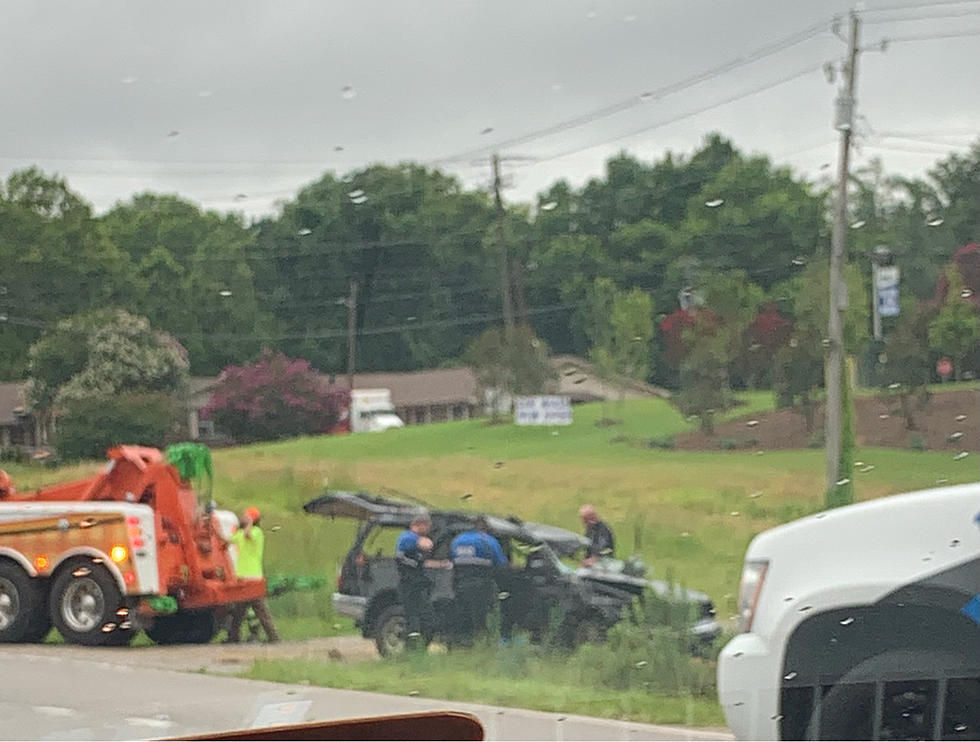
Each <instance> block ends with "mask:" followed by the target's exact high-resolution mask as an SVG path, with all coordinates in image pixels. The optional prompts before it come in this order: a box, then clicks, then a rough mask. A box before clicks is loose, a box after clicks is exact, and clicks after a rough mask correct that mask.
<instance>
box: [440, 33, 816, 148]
mask: <svg viewBox="0 0 980 742" xmlns="http://www.w3.org/2000/svg"><path fill="white" fill-rule="evenodd" d="M829 28H830V26H829V22H828V21H821V22H819V23H815V24H813V25H812V26H808V27H807V28H804V29H802V30H800V31H797V32H796V33H793V34H790V35H789V36H786V37H784V38H782V39H780V40H779V41H776V42H774V43H772V44H767V45H766V46H763V47H760V48H759V49H755V50H753V51H751V52H749V53H748V54H744V55H741V56H739V57H736V58H735V59H732V60H730V61H728V62H725V63H724V64H721V65H718V66H717V67H713V68H711V69H708V70H705V71H703V72H699V73H698V74H696V75H692V76H691V77H687V78H684V79H682V80H678V81H676V82H672V83H669V84H667V85H663V86H661V87H659V88H654V89H653V90H649V91H647V92H644V93H640V94H639V95H635V96H631V97H630V98H627V99H625V100H622V101H619V102H618V103H613V104H612V105H609V106H605V107H603V108H599V109H596V110H593V111H589V112H588V113H584V114H580V115H578V116H574V117H572V118H570V119H566V120H565V121H561V122H559V123H556V124H552V125H550V126H546V127H544V128H542V129H538V130H536V131H532V132H529V133H527V134H522V135H520V136H517V137H512V138H510V139H505V140H503V141H501V142H497V143H496V144H493V145H487V146H484V147H479V148H475V149H472V150H469V151H467V152H463V153H460V154H457V155H453V156H451V157H446V158H442V159H440V160H435V161H434V162H452V161H455V160H469V159H472V158H474V157H478V156H480V155H485V154H487V153H489V152H491V151H493V150H496V149H503V148H507V147H514V146H517V145H521V144H526V143H528V142H531V141H534V140H536V139H542V138H543V137H547V136H551V135H553V134H560V133H562V132H564V131H567V130H569V129H574V128H578V127H580V126H584V125H586V124H590V123H593V122H595V121H598V120H600V119H603V118H607V117H609V116H613V115H615V114H617V113H621V112H622V111H626V110H629V109H630V108H635V107H637V106H642V105H645V104H646V103H648V102H650V101H652V100H656V99H659V98H663V97H665V96H667V95H671V94H673V93H677V92H680V91H682V90H685V89H687V88H690V87H693V86H695V85H697V84H699V83H702V82H705V81H707V80H710V79H712V78H715V77H718V76H720V75H723V74H726V73H728V72H731V71H732V70H736V69H738V68H740V67H744V66H746V65H749V64H751V63H753V62H757V61H759V60H761V59H765V58H766V57H769V56H772V55H773V54H777V53H779V52H781V51H784V50H786V49H789V48H791V47H793V46H796V45H797V44H800V43H802V42H804V41H808V40H809V39H812V38H814V37H816V36H818V35H820V34H821V33H823V32H825V31H827V30H829Z"/></svg>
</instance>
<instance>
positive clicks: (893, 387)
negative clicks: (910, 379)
mask: <svg viewBox="0 0 980 742" xmlns="http://www.w3.org/2000/svg"><path fill="white" fill-rule="evenodd" d="M901 386H902V385H901V384H899V383H898V382H897V381H896V382H894V383H892V384H889V385H888V388H889V389H899V388H900V387H901Z"/></svg>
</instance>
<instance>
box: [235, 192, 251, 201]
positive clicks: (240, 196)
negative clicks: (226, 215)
mask: <svg viewBox="0 0 980 742" xmlns="http://www.w3.org/2000/svg"><path fill="white" fill-rule="evenodd" d="M247 198H248V194H247V193H236V194H235V201H244V200H245V199H247Z"/></svg>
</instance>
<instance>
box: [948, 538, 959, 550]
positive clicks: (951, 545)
mask: <svg viewBox="0 0 980 742" xmlns="http://www.w3.org/2000/svg"><path fill="white" fill-rule="evenodd" d="M959 545H960V540H959V539H958V538H954V539H953V540H952V541H950V542H949V548H950V549H955V548H956V547H957V546H959Z"/></svg>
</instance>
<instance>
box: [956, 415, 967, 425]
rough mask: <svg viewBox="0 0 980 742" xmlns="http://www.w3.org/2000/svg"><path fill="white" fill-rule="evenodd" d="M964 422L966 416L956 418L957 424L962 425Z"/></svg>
mask: <svg viewBox="0 0 980 742" xmlns="http://www.w3.org/2000/svg"><path fill="white" fill-rule="evenodd" d="M964 420H966V415H957V416H956V422H958V423H961V422H963V421H964Z"/></svg>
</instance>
